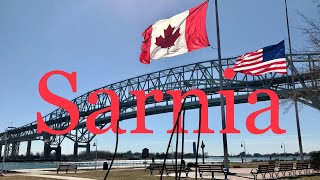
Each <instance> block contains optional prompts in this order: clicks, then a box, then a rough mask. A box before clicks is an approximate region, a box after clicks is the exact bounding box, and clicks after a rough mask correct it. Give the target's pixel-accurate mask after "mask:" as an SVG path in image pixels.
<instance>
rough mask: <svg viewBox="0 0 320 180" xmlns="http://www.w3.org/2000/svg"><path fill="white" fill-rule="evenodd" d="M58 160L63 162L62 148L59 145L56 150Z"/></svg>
mask: <svg viewBox="0 0 320 180" xmlns="http://www.w3.org/2000/svg"><path fill="white" fill-rule="evenodd" d="M56 160H57V161H60V160H61V146H60V145H58V147H57V148H56Z"/></svg>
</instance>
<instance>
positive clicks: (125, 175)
mask: <svg viewBox="0 0 320 180" xmlns="http://www.w3.org/2000/svg"><path fill="white" fill-rule="evenodd" d="M105 174H106V171H102V170H96V171H95V170H91V171H85V172H83V171H82V172H81V171H80V172H79V173H76V174H61V175H62V176H73V177H84V178H91V179H99V180H100V179H103V178H104V176H105ZM183 176H184V173H183ZM109 179H110V180H127V179H130V180H159V179H160V178H159V176H153V175H150V171H149V170H147V171H145V170H143V169H112V170H111V171H110V174H109V176H108V180H109ZM163 179H164V180H174V179H175V178H174V177H165V176H164V178H163ZM182 179H185V178H182ZM293 179H297V180H320V176H306V177H299V178H293ZM188 180H193V179H192V178H188ZM283 180H289V179H283Z"/></svg>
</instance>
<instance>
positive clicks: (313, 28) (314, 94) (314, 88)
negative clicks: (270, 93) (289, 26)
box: [282, 0, 320, 111]
mask: <svg viewBox="0 0 320 180" xmlns="http://www.w3.org/2000/svg"><path fill="white" fill-rule="evenodd" d="M315 2H316V3H317V7H319V8H320V1H319V0H316V1H315ZM298 14H299V15H300V17H301V18H302V19H303V22H304V23H303V25H302V26H300V27H297V29H299V30H300V31H301V32H302V33H303V35H304V36H305V37H306V44H307V45H306V46H305V47H304V50H303V51H304V52H310V53H312V52H320V21H319V20H314V19H311V18H308V17H306V16H305V15H304V14H302V13H299V12H298ZM296 68H297V71H299V74H304V77H302V78H304V79H309V81H308V82H305V84H306V86H307V87H306V88H303V89H302V88H300V89H299V90H298V91H296V92H292V93H288V94H287V99H285V100H283V101H282V104H283V105H285V110H286V111H288V110H289V109H290V108H291V107H292V105H293V104H294V101H296V100H304V101H305V102H319V100H320V99H319V97H320V64H319V60H318V61H316V62H309V64H308V65H305V66H302V67H296ZM300 107H301V106H300Z"/></svg>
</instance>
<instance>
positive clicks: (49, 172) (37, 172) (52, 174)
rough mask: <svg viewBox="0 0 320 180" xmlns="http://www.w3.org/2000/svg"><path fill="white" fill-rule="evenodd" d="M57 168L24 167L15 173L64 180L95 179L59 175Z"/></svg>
mask: <svg viewBox="0 0 320 180" xmlns="http://www.w3.org/2000/svg"><path fill="white" fill-rule="evenodd" d="M55 170H56V168H46V169H23V170H17V172H20V174H15V175H20V176H31V177H41V178H50V179H64V180H95V179H89V178H80V177H70V176H59V175H57V174H56V171H55Z"/></svg>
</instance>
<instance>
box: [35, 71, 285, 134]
mask: <svg viewBox="0 0 320 180" xmlns="http://www.w3.org/2000/svg"><path fill="white" fill-rule="evenodd" d="M53 75H61V76H63V77H65V78H66V79H67V80H68V81H69V83H70V85H71V88H72V90H73V92H76V91H77V87H76V73H75V72H73V73H71V74H69V73H66V72H64V71H51V72H48V73H47V74H45V75H44V76H43V77H42V78H41V80H40V82H39V93H40V96H41V97H42V98H43V99H44V100H45V101H47V102H48V103H50V104H52V105H56V106H58V107H60V108H63V109H65V110H66V111H67V112H68V113H69V115H70V125H69V127H68V128H66V129H63V130H54V129H51V128H50V127H48V126H47V124H46V123H45V121H44V120H43V118H42V115H41V113H40V112H38V113H37V125H38V126H37V132H38V133H39V134H40V133H42V132H43V131H45V132H47V133H50V134H56V135H60V134H67V133H68V132H70V131H72V130H73V129H74V128H75V127H76V126H77V124H78V122H79V117H80V115H79V110H78V108H77V106H76V105H75V104H73V103H72V102H71V101H69V100H67V99H64V98H62V97H60V96H58V95H55V94H53V93H52V92H51V91H50V90H49V89H48V85H47V81H48V79H49V78H50V77H51V76H53ZM102 93H104V94H107V95H108V96H109V98H110V100H111V103H110V106H108V107H105V108H103V109H99V110H97V111H95V112H93V113H91V114H90V115H89V116H88V117H87V121H86V126H87V128H88V130H89V131H90V132H91V133H93V134H103V133H106V132H107V131H109V130H110V129H111V130H112V131H113V132H114V133H116V132H117V121H118V119H119V114H120V113H119V108H120V103H119V97H118V95H117V94H116V93H115V92H114V91H112V90H105V89H99V90H96V91H94V92H92V93H91V94H90V95H89V97H88V101H89V103H90V104H96V103H97V101H98V95H99V94H102ZM218 93H219V94H221V95H223V96H225V99H226V128H225V129H223V130H221V131H220V133H229V134H230V133H233V134H238V133H240V131H239V130H238V129H236V128H235V127H234V91H233V90H224V91H219V92H218ZM262 93H265V94H267V95H268V96H269V98H270V106H269V107H267V108H264V109H261V110H258V111H256V112H253V113H251V114H250V115H249V116H248V117H247V120H246V127H247V129H248V131H249V132H250V133H252V134H263V133H265V132H267V131H269V130H270V129H271V130H272V131H273V133H275V134H283V133H285V132H286V130H283V129H281V128H280V127H279V98H278V96H277V94H276V93H275V92H274V91H271V90H268V89H261V90H257V91H255V92H253V93H252V94H250V95H249V97H248V102H249V103H250V104H255V103H257V96H258V94H262ZM130 94H132V95H134V96H135V97H136V103H137V104H136V107H137V127H136V129H134V130H132V131H131V133H135V134H139V133H153V131H152V130H149V129H147V128H146V126H145V101H146V99H147V98H149V97H152V96H153V98H154V100H155V101H157V102H159V101H162V99H163V92H162V91H160V90H153V91H151V92H150V93H148V94H145V91H143V90H139V91H130ZM166 94H168V95H171V96H172V100H173V124H175V123H176V121H177V118H178V114H179V111H180V110H181V107H182V104H181V101H182V100H183V99H184V98H186V97H188V96H196V97H198V99H199V103H200V104H201V106H202V108H201V127H200V133H214V131H213V130H211V129H210V128H209V120H208V99H207V95H206V94H205V93H204V92H203V91H201V90H190V91H188V92H186V93H184V94H182V91H180V90H171V91H167V92H166ZM267 111H270V118H271V119H270V125H269V126H268V127H266V128H264V129H259V128H257V127H256V125H255V121H256V118H257V117H258V116H259V115H260V114H261V113H264V112H267ZM106 112H110V113H111V122H110V124H109V126H108V127H107V128H105V129H98V128H97V127H96V124H95V121H96V118H97V116H98V115H100V114H102V113H106ZM179 123H181V120H179ZM178 127H179V129H177V130H176V132H177V131H178V132H179V133H182V128H181V127H182V126H181V125H178ZM172 131H173V129H172V130H168V131H167V132H168V133H172ZM176 132H175V133H176ZM193 132H194V133H198V130H194V131H193ZM118 133H119V134H123V133H126V130H124V129H121V128H120V127H119V129H118ZM184 133H188V131H187V130H185V132H184Z"/></svg>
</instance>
